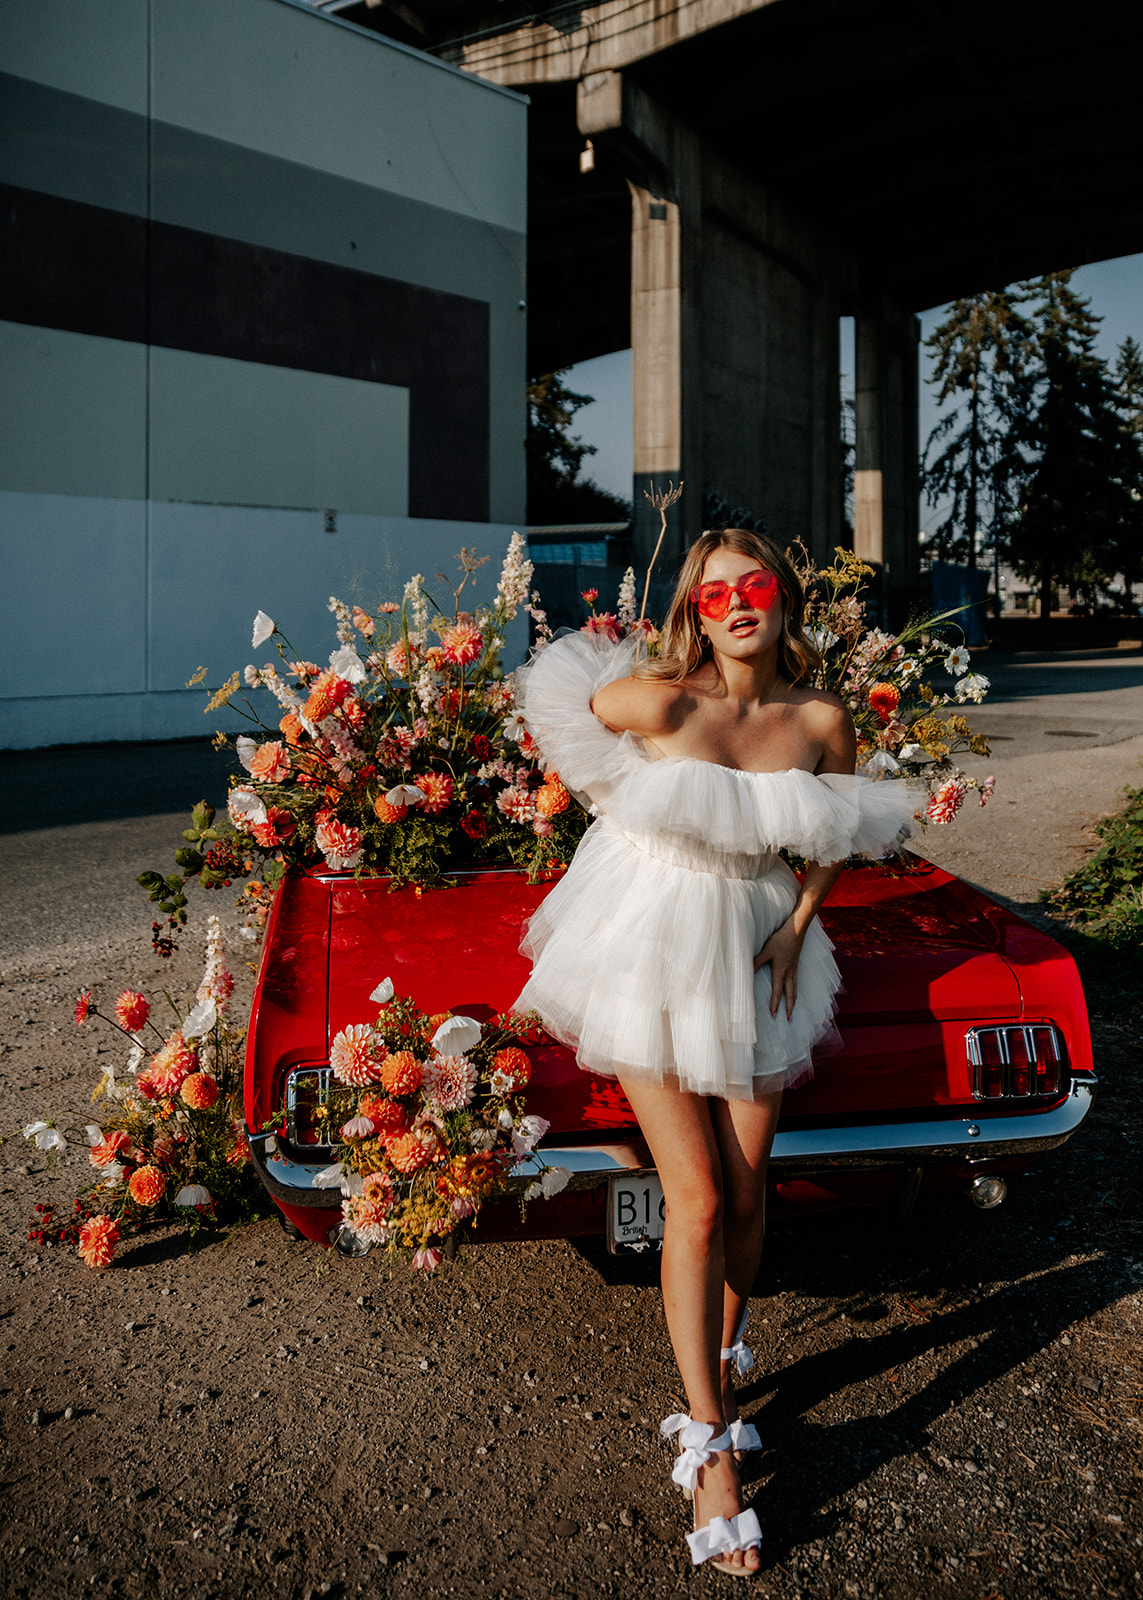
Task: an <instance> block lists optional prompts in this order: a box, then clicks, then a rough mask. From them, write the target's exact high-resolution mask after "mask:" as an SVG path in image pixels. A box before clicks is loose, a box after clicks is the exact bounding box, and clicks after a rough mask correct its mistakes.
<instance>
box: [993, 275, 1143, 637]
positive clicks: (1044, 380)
mask: <svg viewBox="0 0 1143 1600" xmlns="http://www.w3.org/2000/svg"><path fill="white" fill-rule="evenodd" d="M1072 270H1074V269H1072ZM1072 270H1069V271H1064V272H1051V273H1047V274H1046V275H1045V276H1044V277H1042V278H1039V279H1037V280H1035V281H1034V282H1032V283H1029V284H1026V285H1022V286H1021V292H1022V295H1023V298H1024V299H1025V301H1026V302H1027V303H1029V304H1030V305H1032V307H1033V316H1032V324H1033V345H1032V356H1031V359H1030V360H1029V361H1028V362H1027V363H1026V365H1025V366H1024V369H1023V371H1022V372H1021V374H1020V375H1019V378H1018V381H1017V389H1018V391H1019V397H1020V398H1019V401H1018V403H1017V404H1016V405H1015V406H1014V407H1013V408H1012V411H1011V416H1010V426H1009V432H1008V437H1007V448H1006V451H1005V465H1006V466H1007V467H1008V468H1009V469H1010V471H1011V475H1012V481H1013V486H1014V488H1015V491H1016V493H1015V496H1014V503H1013V506H1012V509H1011V512H1010V517H1009V528H1008V544H1009V549H1010V552H1011V555H1012V558H1013V560H1014V562H1015V564H1016V566H1017V569H1018V570H1019V571H1020V572H1021V574H1022V575H1023V576H1025V577H1027V578H1031V579H1034V580H1035V581H1036V582H1037V584H1038V586H1039V589H1040V614H1041V616H1042V617H1043V618H1044V620H1045V622H1046V621H1047V618H1048V616H1049V614H1050V612H1051V609H1052V605H1051V602H1052V593H1053V590H1054V588H1055V586H1056V585H1057V584H1066V585H1067V586H1068V587H1069V588H1071V589H1074V590H1077V591H1078V592H1079V593H1080V594H1081V595H1082V596H1083V599H1084V601H1085V603H1086V604H1088V605H1091V604H1092V603H1093V602H1094V600H1095V598H1096V596H1097V594H1098V593H1099V591H1101V590H1107V589H1108V588H1109V586H1110V584H1111V582H1112V579H1113V577H1114V575H1115V574H1116V572H1123V573H1125V574H1126V575H1128V576H1130V575H1131V574H1132V573H1134V572H1135V571H1136V570H1137V569H1138V565H1139V546H1140V537H1141V529H1143V512H1141V503H1140V500H1139V498H1138V489H1139V486H1140V484H1141V483H1143V462H1141V456H1140V440H1139V438H1138V437H1137V436H1135V435H1133V434H1132V432H1131V430H1130V429H1129V428H1128V427H1127V426H1126V424H1125V421H1124V417H1123V415H1122V408H1121V400H1120V396H1119V394H1117V392H1116V389H1115V385H1114V384H1113V382H1112V379H1111V375H1110V373H1109V372H1108V369H1107V364H1106V362H1104V361H1103V360H1101V359H1100V357H1099V356H1097V355H1096V353H1095V338H1096V333H1097V331H1098V328H1099V322H1100V319H1099V318H1098V317H1096V316H1094V315H1093V314H1092V311H1091V303H1090V301H1088V300H1085V299H1084V298H1083V297H1082V296H1080V295H1077V294H1076V293H1075V291H1074V290H1073V289H1072V288H1071V287H1070V280H1071V277H1072Z"/></svg>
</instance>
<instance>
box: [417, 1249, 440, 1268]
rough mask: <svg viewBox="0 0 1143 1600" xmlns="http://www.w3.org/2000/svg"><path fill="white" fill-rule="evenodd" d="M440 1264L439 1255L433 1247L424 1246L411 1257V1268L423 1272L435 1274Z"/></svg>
mask: <svg viewBox="0 0 1143 1600" xmlns="http://www.w3.org/2000/svg"><path fill="white" fill-rule="evenodd" d="M440 1264H441V1253H440V1251H439V1250H438V1249H437V1248H436V1246H435V1245H431V1244H430V1245H426V1246H425V1247H424V1249H422V1250H418V1251H417V1253H416V1255H415V1256H414V1257H413V1266H414V1267H419V1268H420V1269H421V1270H422V1271H423V1272H435V1271H436V1270H437V1268H438V1267H439V1266H440Z"/></svg>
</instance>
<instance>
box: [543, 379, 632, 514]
mask: <svg viewBox="0 0 1143 1600" xmlns="http://www.w3.org/2000/svg"><path fill="white" fill-rule="evenodd" d="M570 370H571V368H570V367H561V368H560V370H559V371H558V372H549V373H546V374H545V375H544V376H543V377H542V378H532V379H530V380H529V382H528V433H527V438H526V442H525V457H526V462H527V475H528V521H529V522H530V523H532V524H533V525H543V524H545V523H547V524H549V525H550V524H554V523H561V522H566V523H576V522H626V521H628V520H629V519H630V517H631V506H630V504H629V502H627V501H626V500H621V499H620V498H619V497H618V495H613V494H609V493H608V491H607V490H606V489H601V488H600V487H599V485H598V484H597V483H594V482H592V480H591V479H590V478H581V477H580V476H579V473H580V468H581V467H582V466H583V463H584V460H585V459H586V458H587V457H588V456H590V455H594V454H595V445H593V444H587V443H586V442H585V441H584V440H583V439H581V438H580V437H579V435H578V434H573V433H572V432H571V424H572V420H573V418H574V417H575V414H576V412H577V411H579V410H581V409H582V408H583V407H584V406H589V405H590V404H591V402H592V398H593V397H592V396H591V395H589V394H577V393H576V392H575V390H574V389H569V388H568V386H567V384H566V383H565V382H564V378H565V376H566V374H567V373H568V372H570Z"/></svg>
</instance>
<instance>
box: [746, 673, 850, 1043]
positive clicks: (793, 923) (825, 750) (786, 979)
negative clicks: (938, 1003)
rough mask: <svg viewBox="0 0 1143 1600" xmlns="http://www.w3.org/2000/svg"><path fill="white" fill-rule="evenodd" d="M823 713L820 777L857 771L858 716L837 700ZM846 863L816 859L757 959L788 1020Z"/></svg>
mask: <svg viewBox="0 0 1143 1600" xmlns="http://www.w3.org/2000/svg"><path fill="white" fill-rule="evenodd" d="M814 709H815V711H816V712H818V713H819V714H820V715H821V721H822V730H821V739H822V755H821V758H820V760H819V761H818V764H817V766H816V767H815V768H814V772H815V773H822V772H841V773H847V772H848V773H852V771H853V769H854V766H855V765H856V760H857V735H856V733H855V732H854V727H853V718H852V717H851V716H850V714H849V712H848V711H847V710H846V709H845V707H844V706H843V705H842V704H841V702H840V701H836V700H834V699H833V697H832V696H831V697H830V701H829V703H828V704H821V703H819V704H818V705H816V706H815V708H814ZM844 865H845V862H844V861H835V862H833V863H832V864H831V865H830V866H823V864H822V863H821V862H820V861H811V862H809V864H808V865H807V867H806V873H805V877H804V878H803V879H802V884H801V889H800V891H799V894H798V898H797V900H796V901H795V902H794V909H793V910H792V911H791V912H790V915H789V916H788V917H787V918H786V920H785V922H783V924H782V926H781V927H780V928H776V929H775V930H774V932H773V933H772V934H771V935H770V937H769V938H768V939H767V941H766V943H765V944H764V945H763V946H762V948H761V950H760V951H759V952H758V954H757V955H756V956H755V957H754V970H755V972H757V971H758V970H759V968H760V967H764V966H765V965H766V964H767V963H769V965H770V1015H771V1016H772V1017H776V1016H777V1015H778V1007H779V1006H780V1005H781V1004H782V1002H783V1001H785V1005H786V1018H787V1021H788V1020H789V1019H790V1018H791V1017H792V1016H793V1014H794V1002H795V1001H796V1000H797V998H798V957H799V956H800V955H801V953H802V942H803V940H804V939H805V937H806V932H807V930H808V929H809V926H810V923H811V922H812V921H813V920H814V918H815V917H816V916H817V914H818V911H819V910H820V909H821V905H822V902H823V901H824V899H825V897H826V895H827V894H829V892H830V890H831V889H832V888H833V886H834V884H835V883H836V882H837V879H838V875H839V874H840V872H841V869H842V867H843V866H844Z"/></svg>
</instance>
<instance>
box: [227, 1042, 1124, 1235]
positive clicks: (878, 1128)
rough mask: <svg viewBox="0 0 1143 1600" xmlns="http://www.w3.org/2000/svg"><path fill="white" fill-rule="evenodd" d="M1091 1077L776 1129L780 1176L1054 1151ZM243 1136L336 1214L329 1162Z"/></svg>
mask: <svg viewBox="0 0 1143 1600" xmlns="http://www.w3.org/2000/svg"><path fill="white" fill-rule="evenodd" d="M1096 1085H1097V1079H1096V1077H1095V1075H1094V1073H1080V1074H1076V1075H1075V1076H1074V1077H1073V1078H1072V1081H1071V1085H1070V1088H1069V1091H1068V1093H1067V1095H1066V1096H1065V1098H1064V1099H1063V1100H1061V1101H1059V1102H1058V1103H1057V1104H1056V1105H1054V1106H1050V1107H1048V1109H1047V1110H1045V1111H1022V1112H1020V1113H1019V1114H1018V1115H1007V1116H1005V1115H1002V1114H993V1115H980V1116H977V1117H972V1118H970V1117H964V1118H955V1119H952V1120H945V1119H940V1118H936V1117H934V1118H932V1119H931V1120H929V1121H925V1122H899V1123H897V1122H890V1123H875V1124H871V1125H866V1126H860V1127H828V1128H804V1129H790V1130H788V1131H784V1130H782V1129H779V1130H778V1134H777V1137H776V1138H775V1140H774V1149H773V1152H772V1154H771V1157H770V1164H771V1167H772V1168H774V1169H776V1175H777V1176H779V1177H783V1176H785V1177H789V1176H791V1175H792V1174H793V1173H795V1172H798V1173H802V1172H813V1171H815V1170H816V1171H825V1170H832V1171H837V1170H839V1169H850V1170H862V1169H864V1170H866V1171H870V1170H876V1169H878V1168H881V1169H885V1168H893V1167H911V1168H918V1167H933V1166H941V1165H952V1166H959V1165H961V1164H963V1163H964V1162H972V1163H974V1164H975V1163H980V1162H983V1161H997V1160H1002V1159H1005V1158H1007V1157H1013V1156H1015V1157H1020V1156H1029V1157H1031V1156H1036V1155H1042V1154H1043V1153H1044V1152H1045V1151H1048V1150H1055V1149H1056V1148H1058V1146H1060V1145H1062V1144H1063V1143H1065V1141H1066V1140H1068V1139H1070V1138H1071V1136H1072V1134H1073V1133H1075V1131H1076V1129H1077V1128H1079V1127H1080V1125H1081V1124H1082V1123H1083V1120H1084V1118H1085V1117H1086V1116H1087V1114H1088V1112H1089V1111H1090V1110H1091V1107H1092V1103H1093V1101H1094V1099H1095V1090H1096ZM246 1136H247V1138H248V1140H249V1141H250V1149H251V1152H252V1153H253V1156H254V1164H255V1166H256V1167H257V1169H258V1174H259V1176H260V1177H261V1179H262V1182H263V1183H264V1184H265V1185H266V1188H267V1189H268V1190H269V1192H270V1194H271V1195H272V1196H273V1197H274V1198H275V1199H276V1200H282V1201H284V1202H285V1203H286V1204H287V1205H295V1206H324V1207H326V1208H327V1209H330V1210H334V1209H337V1208H338V1207H339V1206H340V1204H341V1196H340V1194H339V1193H338V1191H337V1190H336V1189H315V1188H314V1186H313V1184H314V1178H315V1177H316V1176H317V1174H318V1173H319V1172H320V1171H321V1170H322V1168H323V1167H326V1166H328V1165H329V1161H330V1154H329V1152H328V1151H325V1152H323V1156H324V1159H322V1160H315V1161H303V1160H300V1159H298V1158H297V1157H296V1156H294V1155H287V1154H286V1152H285V1151H283V1150H282V1148H281V1144H280V1141H279V1140H278V1139H277V1138H276V1137H275V1136H274V1135H272V1134H260V1133H251V1132H250V1130H249V1129H247V1131H246ZM540 1155H541V1156H542V1157H543V1160H544V1162H545V1163H546V1164H547V1165H548V1166H549V1167H566V1168H568V1170H569V1171H570V1172H571V1174H572V1177H571V1181H570V1183H569V1185H568V1187H569V1188H571V1189H594V1188H597V1187H599V1186H600V1185H601V1184H604V1183H606V1182H607V1180H608V1178H611V1177H613V1176H615V1175H616V1174H617V1173H620V1172H638V1171H644V1170H646V1169H648V1168H649V1167H650V1166H651V1165H652V1162H651V1159H650V1155H649V1153H648V1151H647V1148H646V1146H645V1145H644V1144H643V1143H642V1141H641V1140H639V1139H638V1138H634V1139H631V1140H629V1141H619V1142H616V1143H600V1144H596V1145H572V1146H570V1147H568V1148H561V1147H559V1146H558V1145H554V1144H553V1145H542V1146H541V1148H540ZM540 1171H541V1167H540V1164H539V1162H538V1161H537V1160H536V1158H535V1157H534V1156H532V1157H529V1159H528V1160H527V1161H522V1162H521V1163H520V1165H519V1166H518V1167H516V1169H515V1171H514V1172H513V1174H512V1180H511V1186H512V1188H513V1189H515V1190H522V1189H524V1188H525V1187H526V1186H527V1185H528V1184H529V1183H531V1182H532V1181H533V1179H534V1178H535V1177H536V1176H537V1175H538V1174H539V1172H540Z"/></svg>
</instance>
